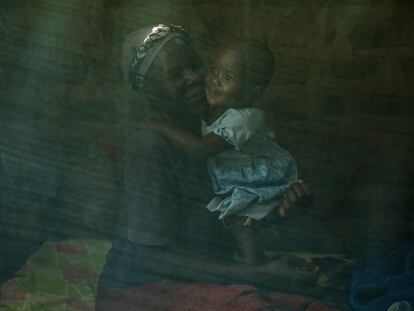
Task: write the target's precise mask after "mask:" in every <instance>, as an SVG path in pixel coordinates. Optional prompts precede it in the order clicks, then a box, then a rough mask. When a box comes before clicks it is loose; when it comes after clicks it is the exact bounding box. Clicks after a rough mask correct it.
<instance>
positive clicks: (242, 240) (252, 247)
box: [229, 217, 264, 265]
mask: <svg viewBox="0 0 414 311" xmlns="http://www.w3.org/2000/svg"><path fill="white" fill-rule="evenodd" d="M229 224H230V229H231V231H232V234H233V236H234V238H235V239H236V242H237V246H238V249H239V255H240V256H241V257H242V260H243V262H244V263H246V264H248V265H258V264H261V263H263V261H264V260H263V258H264V256H263V254H262V252H261V250H260V247H259V245H258V243H257V238H256V237H257V232H256V231H257V227H256V225H255V224H254V223H246V218H245V217H237V218H234V219H232V220H231V221H230V223H229Z"/></svg>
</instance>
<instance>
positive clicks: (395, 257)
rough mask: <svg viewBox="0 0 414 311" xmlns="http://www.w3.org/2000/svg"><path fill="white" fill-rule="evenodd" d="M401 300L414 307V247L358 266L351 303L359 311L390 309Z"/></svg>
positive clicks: (352, 287) (353, 279)
mask: <svg viewBox="0 0 414 311" xmlns="http://www.w3.org/2000/svg"><path fill="white" fill-rule="evenodd" d="M397 301H407V302H409V303H411V304H412V305H413V304H414V246H413V247H410V248H405V249H400V250H398V251H394V252H392V253H390V254H388V255H386V256H383V257H382V258H374V259H370V260H367V261H366V262H364V263H360V264H359V265H357V266H356V267H355V269H354V271H353V275H352V280H351V304H352V306H353V307H354V308H355V310H357V311H374V310H375V311H381V310H387V309H388V308H389V307H390V306H391V305H392V304H393V303H395V302H397Z"/></svg>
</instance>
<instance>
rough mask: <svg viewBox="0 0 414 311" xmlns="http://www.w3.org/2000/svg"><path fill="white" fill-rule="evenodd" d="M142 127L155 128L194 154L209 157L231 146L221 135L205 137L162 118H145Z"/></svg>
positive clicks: (141, 123) (140, 125)
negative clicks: (161, 119)
mask: <svg viewBox="0 0 414 311" xmlns="http://www.w3.org/2000/svg"><path fill="white" fill-rule="evenodd" d="M138 127H139V128H141V129H147V130H154V131H157V132H159V133H160V134H161V135H163V136H165V137H167V138H168V139H169V140H170V141H171V142H173V143H174V144H175V145H177V147H179V148H181V149H184V150H185V151H189V152H190V153H192V154H198V155H201V156H205V157H209V156H212V155H215V154H218V153H220V152H222V151H224V150H226V149H228V148H229V147H230V144H229V143H228V142H227V141H226V140H224V139H223V138H221V137H220V136H218V135H216V134H214V133H210V134H208V135H206V136H204V137H200V136H197V135H195V134H193V133H191V132H188V131H185V130H182V129H181V128H179V127H178V126H176V125H173V124H170V123H168V122H165V121H160V120H145V121H143V122H140V123H139V125H138Z"/></svg>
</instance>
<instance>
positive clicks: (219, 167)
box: [141, 41, 297, 264]
mask: <svg viewBox="0 0 414 311" xmlns="http://www.w3.org/2000/svg"><path fill="white" fill-rule="evenodd" d="M274 63H275V61H274V57H273V54H272V52H271V51H270V49H269V48H268V47H267V46H264V45H262V44H259V43H257V42H254V41H239V42H236V43H234V44H231V45H228V46H226V47H224V48H223V49H221V50H219V52H218V53H217V55H216V57H215V59H214V63H213V65H212V67H211V69H210V70H209V72H208V73H207V75H206V78H205V92H206V98H207V102H208V105H209V111H208V114H207V116H205V118H204V120H203V121H202V129H201V132H202V137H196V136H195V135H192V134H190V133H187V132H184V131H182V130H180V129H178V128H176V127H174V126H171V125H168V124H165V123H162V122H147V123H145V124H141V127H143V128H147V129H148V128H150V129H153V130H157V131H160V132H161V133H162V134H163V135H165V136H166V137H168V138H169V139H170V140H171V141H174V142H175V143H177V144H178V145H182V146H186V147H187V148H190V149H191V150H194V151H200V152H202V153H204V154H206V155H208V156H209V157H208V160H207V161H208V169H209V173H210V177H211V181H212V183H213V187H214V191H215V194H216V196H215V197H214V198H213V199H212V200H211V202H210V203H209V204H208V206H207V208H208V209H209V210H210V211H212V212H218V213H219V219H220V220H223V221H225V223H228V224H229V226H230V228H231V229H232V232H233V234H234V235H235V237H236V239H237V241H238V244H239V250H240V254H239V258H240V259H241V261H243V262H245V263H247V264H258V263H260V260H261V259H260V254H259V252H258V249H257V244H256V241H255V236H256V232H255V230H256V226H255V225H254V224H253V225H250V223H252V222H254V221H258V220H260V219H262V218H264V217H265V216H266V215H268V214H269V213H270V212H271V211H272V210H274V209H275V208H276V207H277V206H278V204H279V202H280V200H281V197H282V195H283V193H284V191H285V189H286V188H287V186H288V185H289V184H291V183H293V182H295V181H297V169H296V164H295V161H294V159H293V158H292V157H291V156H290V154H289V153H288V152H287V151H285V150H284V149H283V148H281V147H280V146H279V145H277V144H276V142H275V141H274V140H273V134H272V133H271V132H270V131H269V130H268V128H267V126H266V123H265V114H264V112H263V111H262V110H260V109H258V108H253V106H254V104H255V103H256V102H257V101H258V100H259V99H260V97H261V95H262V94H263V92H264V91H265V89H266V88H267V86H268V84H269V83H270V81H271V79H272V75H273V71H274V66H275V64H274ZM230 216H235V217H230ZM243 224H244V226H243Z"/></svg>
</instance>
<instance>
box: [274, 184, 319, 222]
mask: <svg viewBox="0 0 414 311" xmlns="http://www.w3.org/2000/svg"><path fill="white" fill-rule="evenodd" d="M312 205H313V192H312V189H311V186H310V184H308V183H306V182H304V181H303V180H299V181H298V182H296V183H293V184H291V185H290V186H289V188H288V189H286V191H285V193H284V195H283V199H282V201H281V203H280V204H279V206H278V207H277V209H276V210H277V214H278V215H279V216H280V217H281V218H286V217H287V216H289V214H296V213H297V212H300V210H299V209H308V208H309V207H311V206H312Z"/></svg>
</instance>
